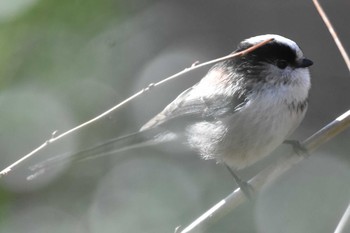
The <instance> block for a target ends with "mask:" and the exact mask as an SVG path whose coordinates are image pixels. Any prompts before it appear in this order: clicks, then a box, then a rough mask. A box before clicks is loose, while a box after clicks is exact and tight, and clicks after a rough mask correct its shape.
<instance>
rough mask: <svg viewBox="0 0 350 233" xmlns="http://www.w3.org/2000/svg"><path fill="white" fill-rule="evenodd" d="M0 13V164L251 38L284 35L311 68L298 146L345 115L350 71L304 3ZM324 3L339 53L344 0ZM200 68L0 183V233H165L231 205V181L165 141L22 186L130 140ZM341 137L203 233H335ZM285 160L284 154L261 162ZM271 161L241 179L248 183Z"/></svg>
mask: <svg viewBox="0 0 350 233" xmlns="http://www.w3.org/2000/svg"><path fill="white" fill-rule="evenodd" d="M15 3H16V4H17V5H16V4H15ZM1 4H3V5H2V6H1V5H0V7H1V9H2V10H1V11H0V20H1V21H0V24H1V27H0V28H1V29H0V53H1V54H0V75H1V76H0V81H1V83H0V87H1V93H0V106H1V109H2V111H1V114H0V117H1V121H0V132H1V134H0V152H1V157H0V164H1V167H5V166H6V165H8V164H10V163H11V162H13V161H15V160H16V159H18V158H20V157H21V156H22V155H24V154H26V153H28V152H29V151H31V150H32V149H33V148H35V147H36V146H38V145H40V144H41V143H42V142H44V141H45V140H46V139H47V138H49V137H50V134H51V133H52V132H53V131H55V130H58V133H61V132H63V131H65V130H68V129H69V128H71V127H73V126H75V125H77V124H80V123H82V122H84V121H86V120H88V119H90V118H92V117H94V116H96V115H98V114H99V113H101V112H102V111H104V110H106V109H108V108H109V107H112V106H113V105H114V104H116V103H118V102H120V101H121V100H123V99H125V98H126V97H128V96H130V95H131V94H133V93H135V92H136V91H138V90H140V89H142V88H143V87H146V86H147V85H148V84H149V83H151V82H156V81H158V80H161V79H163V78H165V77H167V76H169V75H171V74H174V73H176V72H178V71H181V70H182V69H184V68H185V67H189V66H191V64H192V63H193V62H195V61H197V60H198V61H206V60H210V59H213V58H216V57H219V56H223V55H226V54H228V53H230V52H231V51H233V50H234V49H235V47H236V44H237V43H238V42H240V41H241V40H243V39H245V38H247V37H250V36H255V35H258V34H266V33H275V34H280V35H283V36H286V37H288V38H291V39H293V40H295V41H296V42H297V43H298V44H299V45H300V46H301V48H302V49H303V51H304V54H305V55H306V56H307V57H309V58H310V59H312V60H313V61H314V66H312V67H311V73H312V85H313V86H312V90H311V94H310V107H309V111H308V113H307V116H306V118H305V120H304V122H303V123H302V126H301V127H300V128H299V129H298V130H297V132H296V133H295V135H294V137H293V138H296V139H300V140H302V139H305V138H306V137H308V136H310V135H311V134H312V133H314V132H315V131H317V130H318V129H320V128H321V127H322V126H324V125H325V124H327V122H330V121H331V120H333V119H334V118H335V117H337V116H339V115H340V114H341V113H343V112H344V111H346V110H347V109H348V108H349V106H350V104H349V102H350V101H349V99H350V91H349V89H350V77H349V72H348V70H347V68H346V66H345V65H344V62H343V60H342V58H341V56H340V55H339V52H338V51H337V48H336V46H335V45H334V42H333V40H332V39H331V37H330V35H329V33H328V31H327V29H326V27H325V26H324V24H323V22H322V20H321V19H320V17H319V16H318V14H317V12H316V10H315V9H314V7H313V5H312V1H301V0H298V1H277V0H265V1H243V0H235V1H233V0H232V1H224V0H218V1H210V0H205V1H204V0H201V1H199V0H197V1H195V0H181V1H156V0H154V1H146V0H143V1H134V0H132V1H126V0H124V1H117V0H103V1H83V0H76V1H53V0H52V1H44V0H42V1H39V0H38V1H36V0H31V1H20V0H17V1H10V0H7V1H4V2H3V3H1ZM6 4H7V5H6ZM21 4H22V5H21ZM322 4H323V6H324V8H325V9H326V11H327V13H328V15H329V17H330V19H331V20H332V22H333V24H334V25H335V28H336V30H337V32H338V33H339V36H340V38H341V40H342V41H343V43H344V46H345V48H347V49H348V50H349V49H350V43H349V41H350V31H349V26H348V22H349V20H350V15H349V8H350V3H349V1H346V0H334V1H331V2H330V1H324V2H322ZM14 5H16V6H14ZM20 6H21V7H20ZM6 7H7V8H6ZM16 7H17V8H16ZM206 71H207V69H206V68H204V69H201V70H199V71H195V72H193V73H190V74H188V75H186V76H185V77H182V78H180V79H178V80H175V81H171V82H169V83H167V84H165V85H164V86H161V87H159V88H157V89H154V90H152V91H151V92H149V93H147V94H146V95H144V96H142V97H141V98H139V99H137V100H136V101H134V102H132V103H130V104H129V105H128V106H127V107H125V108H122V109H121V110H120V111H119V112H117V113H113V114H111V115H110V116H109V117H107V118H105V119H104V120H102V121H100V122H99V123H96V124H94V125H93V126H91V127H89V128H86V129H83V130H81V131H80V132H79V133H75V134H74V135H71V136H69V137H67V138H65V139H64V140H62V141H61V142H59V143H57V144H55V145H52V146H50V147H49V148H48V149H45V150H44V151H43V152H42V153H40V154H39V156H38V157H36V158H34V159H31V160H30V161H29V162H28V163H26V164H25V165H24V166H21V167H20V168H18V169H16V170H14V171H13V172H12V173H11V174H9V175H8V176H7V177H6V178H5V179H2V180H1V189H0V232H10V233H12V232H16V233H20V232H26V233H27V232H36V233H37V232H99V233H100V232H103V233H104V232H106V233H107V232H173V231H174V229H175V227H176V226H178V225H187V224H189V223H190V222H191V221H192V220H194V219H195V218H196V217H198V216H199V215H200V214H202V213H203V212H204V211H205V210H207V209H208V208H210V207H211V206H212V205H214V204H215V203H216V202H218V201H219V200H221V199H222V198H223V197H225V196H226V195H228V194H229V193H230V192H231V191H232V190H233V189H234V188H235V184H234V182H233V179H232V177H230V175H229V173H228V172H227V171H226V170H225V168H223V167H222V166H220V165H217V164H215V162H213V161H203V160H200V159H199V158H198V157H197V156H196V155H195V154H194V153H193V154H188V153H185V152H184V151H183V150H181V149H178V147H177V146H174V145H168V146H164V147H157V148H147V149H141V150H135V151H131V152H127V153H123V154H119V155H114V156H110V157H105V158H102V159H98V160H93V161H89V162H86V163H82V164H78V165H72V166H68V165H67V166H60V167H58V168H55V169H52V170H50V171H46V172H45V173H44V174H43V175H41V176H39V177H38V178H37V179H34V180H31V181H28V180H26V176H27V175H28V174H30V173H29V171H28V169H27V167H28V166H29V165H32V164H35V162H36V161H41V160H43V159H44V158H47V157H50V156H52V155H56V154H61V153H64V152H67V151H74V150H78V149H79V148H86V147H88V146H91V145H94V144H97V143H99V142H102V141H104V140H106V139H108V138H112V137H116V136H119V135H122V134H124V133H128V132H133V131H135V130H137V129H138V128H139V127H140V126H141V125H142V124H143V123H144V122H145V121H146V120H148V119H149V118H150V117H152V116H153V115H154V114H156V113H157V112H159V111H160V110H161V109H162V108H163V107H164V106H165V105H166V104H167V103H168V102H170V101H171V100H172V99H173V98H174V97H176V96H177V95H178V94H179V93H180V92H181V91H182V90H184V89H186V88H187V87H189V86H190V85H192V84H193V83H195V82H197V81H198V80H199V79H200V78H201V77H202V76H203V75H204V74H205V72H206ZM349 138H350V131H347V132H345V133H343V134H341V135H339V136H338V137H337V138H336V139H334V140H332V141H331V142H329V143H327V144H325V145H324V146H322V148H320V149H319V150H317V151H316V152H315V153H313V155H314V156H312V157H311V158H309V159H307V160H305V161H304V162H302V164H300V165H297V166H295V167H294V168H293V169H291V170H290V171H289V172H287V174H285V175H283V176H282V177H281V178H279V179H278V180H277V181H275V182H274V183H273V184H269V185H267V186H266V187H265V188H264V190H263V191H262V192H261V193H259V195H258V197H257V200H256V201H255V202H254V203H247V204H244V205H242V206H241V207H239V208H237V209H236V210H235V211H233V212H232V213H230V214H229V215H228V216H226V217H225V218H223V219H222V220H220V221H219V222H218V223H217V224H216V225H214V226H213V227H212V228H211V229H208V230H207V231H205V232H257V233H265V232H269V233H273V232H276V233H280V232H308V233H312V232H317V233H322V232H332V231H333V230H334V229H335V227H336V225H337V223H338V221H339V219H340V217H341V215H342V213H343V211H344V210H345V208H346V206H347V204H348V202H349V194H350V185H349V182H348V181H349V179H350V168H349V166H350V160H349V157H348V156H349V151H350V145H349ZM289 151H290V148H289V147H287V146H281V148H279V149H278V150H277V151H276V152H275V153H274V154H273V155H272V156H271V158H270V160H273V159H275V158H276V157H279V156H283V154H286V153H288V152H289ZM270 160H269V159H268V160H267V161H264V162H262V163H260V164H258V165H256V166H254V167H252V168H249V169H247V170H245V171H242V172H240V175H241V176H242V177H243V178H244V179H249V178H250V177H252V176H253V175H254V174H256V172H258V171H259V170H260V169H261V168H262V167H263V166H264V165H266V163H269V161H270Z"/></svg>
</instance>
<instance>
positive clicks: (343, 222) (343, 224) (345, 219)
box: [334, 203, 350, 233]
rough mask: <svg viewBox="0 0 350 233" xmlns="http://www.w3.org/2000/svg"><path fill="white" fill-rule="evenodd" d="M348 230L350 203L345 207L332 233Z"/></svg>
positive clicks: (349, 227)
mask: <svg viewBox="0 0 350 233" xmlns="http://www.w3.org/2000/svg"><path fill="white" fill-rule="evenodd" d="M349 230H350V203H349V205H348V207H347V208H346V210H345V212H344V214H343V216H342V217H341V219H340V222H339V224H338V226H337V228H336V229H335V231H334V233H345V232H349Z"/></svg>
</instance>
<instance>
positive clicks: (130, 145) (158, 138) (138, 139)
mask: <svg viewBox="0 0 350 233" xmlns="http://www.w3.org/2000/svg"><path fill="white" fill-rule="evenodd" d="M174 139H176V135H175V134H174V133H171V132H161V133H159V132H157V131H155V132H154V130H145V131H139V132H136V133H132V134H129V135H125V136H122V137H117V138H113V139H111V140H109V141H107V142H104V143H101V144H99V145H96V146H93V147H90V148H88V149H84V150H81V151H78V152H75V153H64V154H60V155H57V156H54V157H51V158H49V159H46V160H44V161H42V162H40V163H37V164H35V165H33V166H30V167H29V169H30V170H31V172H32V175H30V176H28V179H33V178H35V177H36V176H38V175H40V174H42V173H44V172H45V171H47V170H50V168H53V167H57V166H59V165H63V164H67V163H77V162H83V161H86V160H90V159H96V158H99V157H103V156H107V155H111V154H114V153H118V152H122V151H127V150H130V149H136V148H140V147H146V146H152V145H157V144H160V143H165V142H169V141H172V140H174Z"/></svg>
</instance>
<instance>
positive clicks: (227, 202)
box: [180, 110, 350, 233]
mask: <svg viewBox="0 0 350 233" xmlns="http://www.w3.org/2000/svg"><path fill="white" fill-rule="evenodd" d="M348 127H350V110H348V111H347V112H345V113H344V114H342V115H341V116H339V117H338V118H336V119H335V120H334V121H332V122H331V123H329V124H328V125H326V126H325V127H323V128H322V129H321V130H319V131H318V132H316V133H315V134H314V135H312V136H311V137H309V138H308V139H306V140H305V141H304V142H303V143H302V146H304V147H305V148H306V149H307V150H308V151H309V152H311V151H313V150H315V149H317V148H318V147H319V146H321V145H322V144H324V143H325V142H327V141H328V140H330V139H332V138H333V137H335V136H336V135H338V134H339V133H341V132H342V131H344V130H345V129H346V128H348ZM304 158H305V157H302V156H300V155H296V154H292V155H290V156H288V157H286V158H281V159H280V160H278V161H276V162H275V163H274V164H271V165H270V166H269V167H267V168H265V169H264V170H262V171H261V172H260V173H258V174H257V175H256V176H255V177H253V178H252V179H251V180H250V181H249V182H248V183H249V184H250V185H251V186H252V187H253V189H254V190H255V191H259V190H261V188H262V187H263V186H264V185H265V184H266V183H269V182H271V181H273V180H274V179H276V178H277V177H279V176H280V175H281V174H283V173H284V172H286V171H287V170H289V169H290V168H291V167H292V166H293V165H294V164H297V163H299V162H300V161H302V160H303V159H304ZM245 200H246V197H245V196H244V195H243V193H242V192H241V190H240V189H236V190H235V191H234V192H232V193H231V194H230V195H228V196H227V197H226V198H225V199H223V200H221V201H220V202H218V203H217V204H216V205H214V206H213V207H212V208H210V209H209V210H208V211H207V212H205V213H204V214H203V215H202V216H200V217H199V218H197V219H196V220H195V221H194V222H192V223H191V224H190V225H188V226H187V227H186V228H184V229H183V230H182V231H180V232H181V233H189V232H197V231H198V230H203V229H206V228H208V227H209V226H211V225H212V224H213V223H215V222H216V220H218V219H220V218H221V217H223V216H225V215H226V214H227V213H229V212H231V211H232V210H233V209H234V208H236V207H237V206H238V205H240V204H242V203H243V202H244V201H245Z"/></svg>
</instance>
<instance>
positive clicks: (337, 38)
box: [312, 0, 350, 71]
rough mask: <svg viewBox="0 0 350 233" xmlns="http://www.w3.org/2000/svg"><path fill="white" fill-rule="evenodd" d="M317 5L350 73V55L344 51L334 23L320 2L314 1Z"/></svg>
mask: <svg viewBox="0 0 350 233" xmlns="http://www.w3.org/2000/svg"><path fill="white" fill-rule="evenodd" d="M312 1H313V2H314V4H315V7H316V9H317V11H318V13H319V14H320V16H321V18H322V19H323V21H324V23H325V24H326V26H327V28H328V30H329V33H330V34H331V35H332V37H333V40H334V42H335V44H336V45H337V47H338V49H339V51H340V53H341V55H342V56H343V59H344V62H345V64H346V66H347V67H348V70H349V71H350V59H349V56H348V54H347V53H346V50H345V49H344V46H343V44H342V43H341V41H340V39H339V37H338V35H337V33H336V32H335V29H334V27H333V25H332V23H331V22H330V21H329V19H328V17H327V15H326V13H325V12H324V10H323V8H322V6H321V5H320V3H319V2H318V0H312Z"/></svg>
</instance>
